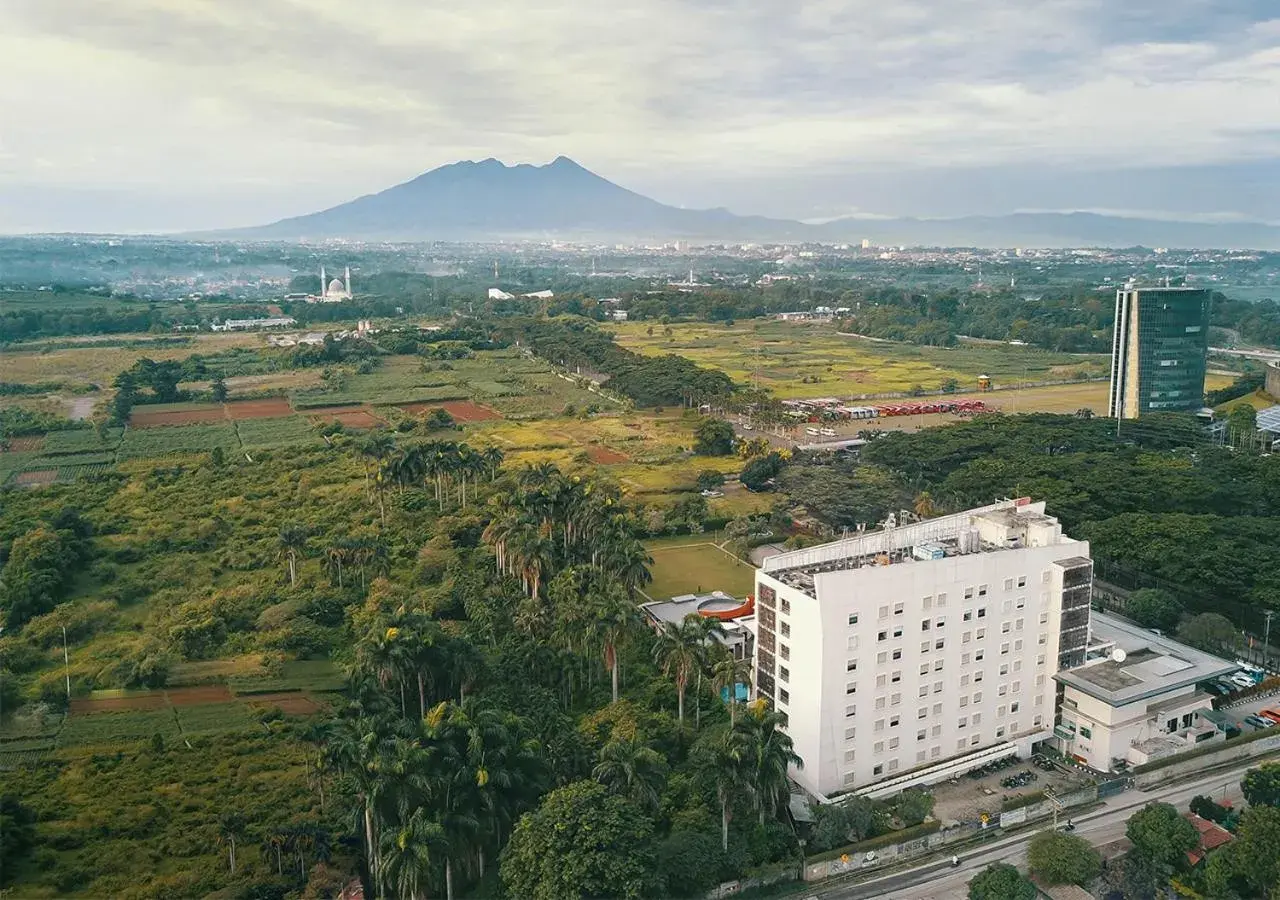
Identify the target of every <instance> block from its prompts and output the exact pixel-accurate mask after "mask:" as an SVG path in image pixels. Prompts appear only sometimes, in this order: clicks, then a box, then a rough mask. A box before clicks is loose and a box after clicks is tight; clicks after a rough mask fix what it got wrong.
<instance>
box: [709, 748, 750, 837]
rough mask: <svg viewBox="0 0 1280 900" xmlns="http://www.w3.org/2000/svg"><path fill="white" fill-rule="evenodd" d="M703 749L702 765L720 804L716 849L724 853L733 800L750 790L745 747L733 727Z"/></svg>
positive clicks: (731, 818)
mask: <svg viewBox="0 0 1280 900" xmlns="http://www.w3.org/2000/svg"><path fill="white" fill-rule="evenodd" d="M704 752H705V762H706V766H707V768H708V769H709V770H710V773H711V781H712V783H713V784H714V785H715V788H716V800H717V802H719V804H720V848H721V849H722V850H723V851H725V852H728V850H729V823H730V822H731V821H732V820H733V805H734V801H735V800H736V799H738V797H739V796H740V795H741V794H742V793H743V792H744V791H749V790H750V781H749V779H750V772H749V771H748V767H749V761H748V759H747V746H746V742H745V741H744V740H742V738H741V735H740V734H739V733H738V732H737V730H736V729H733V730H730V731H729V732H726V733H725V734H723V735H721V736H720V737H718V738H717V739H715V740H714V741H713V742H712V743H711V744H710V745H709V747H708V748H707V749H706V750H705V751H704Z"/></svg>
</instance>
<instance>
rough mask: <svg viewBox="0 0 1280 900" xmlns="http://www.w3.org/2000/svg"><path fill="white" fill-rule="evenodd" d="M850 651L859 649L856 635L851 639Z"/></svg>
mask: <svg viewBox="0 0 1280 900" xmlns="http://www.w3.org/2000/svg"><path fill="white" fill-rule="evenodd" d="M849 649H850V650H857V649H858V636H857V635H856V634H855V635H854V636H853V637H851V638H849Z"/></svg>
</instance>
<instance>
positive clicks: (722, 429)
mask: <svg viewBox="0 0 1280 900" xmlns="http://www.w3.org/2000/svg"><path fill="white" fill-rule="evenodd" d="M693 436H694V443H693V452H694V453H697V454H699V455H701V456H728V455H729V454H730V453H732V452H733V426H732V425H730V424H729V423H728V422H726V421H724V420H723V419H713V418H710V417H706V418H703V420H702V421H701V422H699V423H698V427H697V428H695V429H694V432H693Z"/></svg>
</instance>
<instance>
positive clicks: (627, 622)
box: [587, 582, 640, 703]
mask: <svg viewBox="0 0 1280 900" xmlns="http://www.w3.org/2000/svg"><path fill="white" fill-rule="evenodd" d="M587 602H588V614H589V615H590V616H591V624H590V630H591V632H592V634H593V635H594V637H595V638H596V639H597V640H598V641H599V643H600V647H601V650H602V651H603V655H604V666H605V668H606V669H608V670H609V679H610V681H611V683H612V687H613V702H614V703H617V702H618V669H619V665H618V644H619V643H621V642H622V639H623V638H624V637H625V636H626V634H627V632H628V631H630V630H631V629H632V627H633V626H635V625H636V624H638V623H639V621H640V613H639V611H638V610H637V609H636V606H635V604H634V603H632V602H631V598H630V597H628V596H627V594H626V593H625V591H624V589H623V588H622V586H621V585H620V584H618V583H616V582H615V583H611V584H606V585H605V586H604V587H603V589H601V590H598V591H596V592H593V593H592V594H591V595H590V596H589V597H588V598H587Z"/></svg>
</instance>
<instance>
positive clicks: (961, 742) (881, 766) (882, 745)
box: [844, 716, 1044, 784]
mask: <svg viewBox="0 0 1280 900" xmlns="http://www.w3.org/2000/svg"><path fill="white" fill-rule="evenodd" d="M1043 722H1044V718H1043V717H1042V716H1036V717H1035V719H1034V721H1033V722H1032V728H1040V727H1041V725H1042V724H1043ZM1018 731H1019V725H1018V723H1017V722H1013V723H1011V724H1009V725H1008V726H1004V725H1001V726H1000V727H998V728H996V733H995V739H996V740H1000V739H1002V738H1003V737H1004V736H1005V734H1006V733H1007V734H1017V733H1018ZM941 733H942V729H941V726H938V725H935V726H934V727H933V729H932V730H931V732H930V736H931V737H934V738H937V737H939V736H940V735H941ZM923 740H925V733H924V731H923V730H922V731H917V732H916V741H917V742H919V741H923ZM981 743H982V735H981V734H974V735H970V736H969V737H962V738H958V739H957V740H956V752H958V753H962V752H964V751H965V750H967V749H969V748H970V747H976V746H978V745H979V744H981ZM899 746H900V741H899V739H898V738H890V739H889V741H888V743H887V744H886V742H885V741H876V743H875V745H874V747H873V748H872V752H873V753H875V754H877V755H879V754H883V753H886V752H888V751H892V750H897V749H898V747H899ZM855 756H856V751H854V750H846V751H845V752H844V761H845V762H846V763H852V762H854V760H855ZM941 756H942V745H941V744H934V745H933V746H932V747H930V748H929V749H928V751H925V750H917V751H916V762H917V763H922V762H925V761H926V760H928V759H939V758H940V757H941ZM899 767H900V762H899V760H898V759H897V758H894V759H890V760H886V761H885V762H882V763H876V764H875V766H873V767H872V769H871V774H872V776H873V777H879V776H881V775H883V774H885V772H886V771H888V772H896V771H898V769H899ZM855 778H856V774H855V773H853V772H847V773H846V774H845V777H844V780H845V784H852V783H853V782H854V781H855Z"/></svg>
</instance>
